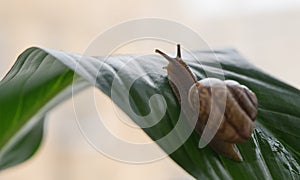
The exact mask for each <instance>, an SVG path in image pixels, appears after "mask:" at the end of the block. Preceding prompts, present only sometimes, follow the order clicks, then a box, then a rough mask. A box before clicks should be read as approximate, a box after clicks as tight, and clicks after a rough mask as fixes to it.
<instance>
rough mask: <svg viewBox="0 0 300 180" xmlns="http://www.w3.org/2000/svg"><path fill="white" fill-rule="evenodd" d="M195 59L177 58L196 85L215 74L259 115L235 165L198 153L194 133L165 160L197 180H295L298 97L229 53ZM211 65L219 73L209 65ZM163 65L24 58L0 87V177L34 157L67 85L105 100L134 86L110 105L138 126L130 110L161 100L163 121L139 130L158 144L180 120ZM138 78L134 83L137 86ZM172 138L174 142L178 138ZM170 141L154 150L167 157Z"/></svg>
mask: <svg viewBox="0 0 300 180" xmlns="http://www.w3.org/2000/svg"><path fill="white" fill-rule="evenodd" d="M194 56H196V57H197V59H198V60H199V61H195V60H194V58H192V56H191V55H189V54H187V53H183V54H182V58H183V60H185V62H186V63H187V64H188V65H189V66H190V67H191V69H192V71H193V72H194V74H195V75H196V76H197V79H198V80H200V79H203V78H206V75H207V74H212V75H213V74H215V75H216V76H219V75H220V73H221V74H222V75H224V77H225V79H232V80H236V81H238V82H239V83H240V84H244V85H246V86H248V87H249V88H250V89H251V90H252V91H254V92H255V93H256V95H257V98H258V101H259V109H258V117H257V120H256V122H255V130H254V133H253V136H252V138H251V139H250V140H249V141H248V142H247V143H244V144H239V145H238V149H239V151H240V152H241V155H242V156H243V159H244V161H243V162H242V163H237V162H235V161H232V160H230V159H228V158H226V157H223V156H219V155H217V154H216V153H215V152H213V151H212V150H211V149H210V148H209V147H206V148H204V149H199V148H198V143H199V138H200V137H199V135H198V134H197V133H195V132H193V133H192V135H191V136H190V137H189V138H188V140H187V141H185V143H184V144H183V145H182V146H180V148H178V149H177V150H176V151H175V152H173V153H172V154H170V157H171V158H172V159H173V160H174V161H175V162H176V163H178V164H179V165H180V166H181V167H182V168H183V169H185V170H186V171H187V172H188V173H190V174H191V175H192V176H194V177H195V178H197V179H299V178H300V165H299V163H300V142H299V139H300V111H299V109H300V91H299V90H298V89H295V88H293V87H291V86H289V85H287V84H285V83H283V82H281V81H279V80H277V79H275V78H273V77H271V76H269V75H267V74H266V73H264V72H262V71H261V70H259V69H258V68H256V67H255V66H253V65H251V64H250V63H249V62H248V61H246V60H245V59H244V58H243V57H242V56H240V55H239V54H238V52H236V51H234V50H230V49H226V50H219V51H214V52H211V51H196V52H193V57H194ZM216 59H218V61H219V63H220V65H221V67H222V69H219V68H218V67H216V66H214V64H212V63H211V62H213V61H215V60H216ZM166 64H167V62H166V61H165V59H164V58H163V57H161V56H158V55H146V56H139V55H119V56H113V57H110V58H109V59H106V60H104V58H102V57H88V56H81V55H77V54H73V53H67V52H62V51H56V50H50V49H40V48H30V49H28V50H26V51H25V52H24V53H22V54H21V55H20V57H19V58H18V60H17V62H16V64H15V65H14V67H13V68H12V70H11V71H10V72H9V73H8V74H7V76H6V77H5V78H4V79H3V80H2V81H1V83H0V104H1V109H0V124H1V125H0V169H4V168H7V167H10V166H12V165H16V164H18V163H20V162H22V161H24V160H26V159H27V158H29V157H30V156H31V155H32V154H34V152H35V150H36V149H37V148H38V145H39V144H40V141H41V139H42V134H43V133H42V132H43V121H44V116H45V114H46V112H47V111H48V110H50V109H51V108H52V107H54V106H55V105H56V104H58V103H59V102H61V101H63V100H64V99H66V98H67V97H69V96H70V95H71V91H70V88H71V87H72V84H73V85H74V87H75V89H76V90H78V91H79V90H81V89H83V88H85V87H86V86H87V84H88V83H87V82H89V83H90V84H93V85H95V86H96V87H98V88H99V89H100V90H101V91H103V92H104V93H105V94H106V95H107V96H109V97H111V95H112V85H113V82H115V81H117V82H119V84H122V85H123V86H124V87H125V86H127V85H130V84H131V82H133V81H134V82H133V84H132V85H131V86H130V89H129V97H128V96H127V94H126V93H123V91H122V87H123V86H120V88H119V90H116V93H114V95H115V96H114V97H113V99H112V100H113V101H114V102H115V103H116V104H117V105H118V106H119V107H120V108H121V109H123V110H124V112H125V113H127V114H128V115H129V116H130V117H131V118H132V119H133V121H135V122H136V123H137V124H139V123H140V122H139V119H137V118H136V117H137V116H136V115H133V114H132V112H131V109H132V110H133V112H135V113H136V114H138V115H147V114H148V113H150V106H149V104H148V102H149V99H150V98H151V97H152V96H153V95H155V94H160V95H162V96H163V97H164V99H165V103H166V105H167V111H166V113H165V114H164V116H163V118H162V119H161V120H160V121H159V123H157V124H155V125H153V126H152V127H149V128H144V129H143V130H144V131H145V132H146V133H147V134H148V135H149V136H150V137H151V138H152V139H153V140H158V139H160V138H161V137H164V136H165V135H166V134H168V133H169V132H170V131H171V130H172V129H173V128H174V127H175V125H176V123H177V119H178V116H179V112H180V106H179V104H178V102H177V101H176V98H175V96H174V94H173V92H172V90H171V88H170V86H169V84H168V80H167V74H166V72H165V71H163V70H162V67H163V66H165V65H166ZM74 71H75V72H76V73H74ZM138 74H139V75H141V76H140V77H139V78H136V77H137V75H138ZM83 79H85V80H86V81H84V80H83ZM73 80H75V81H74V82H73ZM128 99H129V102H130V108H131V109H130V110H129V108H128V106H127V104H126V102H127V101H128ZM158 107H159V106H158ZM153 110H154V111H160V109H159V108H156V109H155V108H154V109H153ZM158 114H159V112H158ZM147 123H148V124H153V123H151V122H147ZM177 136H178V139H180V138H181V133H180V132H177ZM175 141H176V139H173V141H169V142H167V143H166V144H159V145H160V147H161V148H162V149H166V148H167V147H169V146H172V145H173V144H174V143H175Z"/></svg>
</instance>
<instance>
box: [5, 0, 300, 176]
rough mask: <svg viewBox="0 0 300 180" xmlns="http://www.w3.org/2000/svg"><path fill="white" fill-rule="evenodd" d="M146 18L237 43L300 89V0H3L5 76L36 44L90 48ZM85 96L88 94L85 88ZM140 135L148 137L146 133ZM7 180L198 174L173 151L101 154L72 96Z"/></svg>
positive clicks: (222, 43) (215, 43)
mask: <svg viewBox="0 0 300 180" xmlns="http://www.w3.org/2000/svg"><path fill="white" fill-rule="evenodd" d="M143 17H158V18H165V19H170V20H175V21H177V22H179V23H182V24H184V25H186V26H188V27H190V28H191V29H193V30H194V31H196V32H198V33H199V34H200V35H201V36H202V37H203V38H204V39H205V40H206V41H207V42H208V44H209V45H210V47H212V48H223V47H226V48H227V47H234V48H236V49H237V50H238V51H240V53H242V54H243V55H244V56H245V57H246V58H247V59H248V60H249V61H251V62H252V63H253V64H255V65H256V66H258V67H259V68H261V69H263V70H264V71H266V72H268V73H270V74H273V75H274V76H276V77H277V78H279V79H281V80H283V81H285V82H288V83H289V84H291V85H293V86H295V87H298V88H300V78H299V74H300V72H299V67H300V66H299V65H300V35H299V33H300V1H299V0H244V1H240V0H185V1H183V0H181V1H180V0H172V1H171V0H165V1H158V0H152V1H141V0H127V1H121V0H89V1H83V0H63V1H61V0H51V1H50V0H27V1H21V0H9V1H8V0H1V1H0V77H3V76H4V75H5V74H6V73H7V71H8V70H9V69H10V67H11V66H12V64H13V63H14V61H15V60H16V58H17V56H18V55H19V54H20V53H21V52H22V51H23V50H25V49H26V48H28V47H31V46H42V47H48V48H54V49H60V50H65V51H72V52H77V53H83V52H84V50H85V49H86V48H87V47H88V45H89V43H90V42H91V41H92V40H93V38H95V37H96V36H97V35H98V34H99V33H101V32H103V31H105V30H106V29H108V28H109V27H111V26H113V25H115V24H117V23H120V22H124V21H127V20H130V19H135V18H143ZM135 51H136V53H138V52H139V49H138V48H136V49H135ZM78 96H79V97H80V96H82V97H84V92H83V93H81V94H79V95H78ZM99 96H102V97H101V98H102V100H103V103H104V104H105V103H107V102H108V101H109V99H107V98H105V97H104V96H103V95H101V93H100V92H99ZM99 107H100V108H101V103H100V104H99ZM104 107H105V109H104V111H105V112H106V113H107V114H108V115H111V116H110V120H111V121H114V120H115V121H117V117H115V115H114V113H113V107H107V106H104ZM0 108H1V107H0ZM83 108H84V105H83ZM86 113H87V114H88V112H86ZM120 131H121V132H123V134H125V135H126V133H128V132H127V131H126V130H120ZM121 134H122V133H121ZM140 136H141V138H145V139H147V137H146V136H145V135H144V134H143V133H140ZM0 179H1V180H2V179H3V180H19V179H31V180H40V179H43V180H52V179H64V180H69V179H70V180H81V179H91V180H93V179H178V180H179V179H192V177H190V176H189V175H188V174H187V173H186V172H185V171H184V170H182V169H181V168H180V167H179V166H177V165H176V164H175V163H174V162H173V161H172V160H171V159H169V158H165V159H163V160H160V161H157V162H154V163H148V164H142V165H132V164H125V163H121V162H117V161H114V160H111V159H109V158H107V157H105V156H103V155H101V154H100V153H98V152H97V151H96V150H94V149H93V148H92V147H91V146H90V145H89V144H88V143H87V142H86V140H85V139H84V137H83V136H82V135H81V133H80V130H79V128H78V126H77V124H76V121H75V114H74V110H73V107H72V102H71V100H68V101H66V102H64V103H62V104H61V105H59V106H58V107H57V108H55V109H54V110H53V111H51V113H50V114H49V116H48V119H47V128H46V132H45V139H44V142H43V144H42V146H41V148H40V150H39V151H38V152H37V154H36V155H35V156H34V157H33V158H32V159H30V160H29V161H27V162H26V163H24V164H22V165H19V166H16V167H13V168H11V169H8V170H5V171H2V172H0Z"/></svg>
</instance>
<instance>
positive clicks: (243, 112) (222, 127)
mask: <svg viewBox="0 0 300 180" xmlns="http://www.w3.org/2000/svg"><path fill="white" fill-rule="evenodd" d="M155 52H157V53H159V54H160V55H162V56H163V57H165V58H166V59H167V60H168V61H169V64H168V65H167V66H166V67H164V69H166V70H167V72H168V80H169V84H170V86H171V88H172V91H173V92H174V94H175V96H176V98H177V100H178V101H179V102H181V99H182V98H188V100H189V105H190V107H189V108H191V109H193V108H195V107H196V108H199V109H198V112H199V115H198V120H197V123H196V127H195V131H196V132H197V133H199V134H200V135H202V136H201V138H203V139H204V141H207V143H209V145H210V147H211V148H212V149H213V150H214V151H215V152H217V153H218V154H221V155H224V156H227V157H229V158H231V159H233V160H236V161H243V159H242V156H241V155H240V153H239V151H238V149H237V148H236V146H235V144H237V143H243V142H246V141H247V140H248V139H250V138H251V134H252V132H253V129H254V121H255V119H256V115H257V105H258V103H257V98H256V95H255V94H254V93H253V92H252V91H251V90H250V89H248V88H247V87H246V86H244V85H240V84H239V83H238V82H236V81H233V80H225V81H221V80H219V79H216V78H205V79H202V80H200V81H197V80H196V78H195V76H194V75H193V73H192V71H191V70H190V68H189V67H188V65H187V64H186V63H185V62H184V61H183V60H182V59H181V52H180V45H177V57H175V58H171V57H169V56H168V55H166V54H165V53H163V52H161V51H160V50H156V51H155ZM175 84H176V85H177V86H176V85H175ZM179 89H181V91H180V93H179ZM199 104H200V105H199ZM207 132H214V133H213V136H212V137H211V138H206V136H205V134H207Z"/></svg>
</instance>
